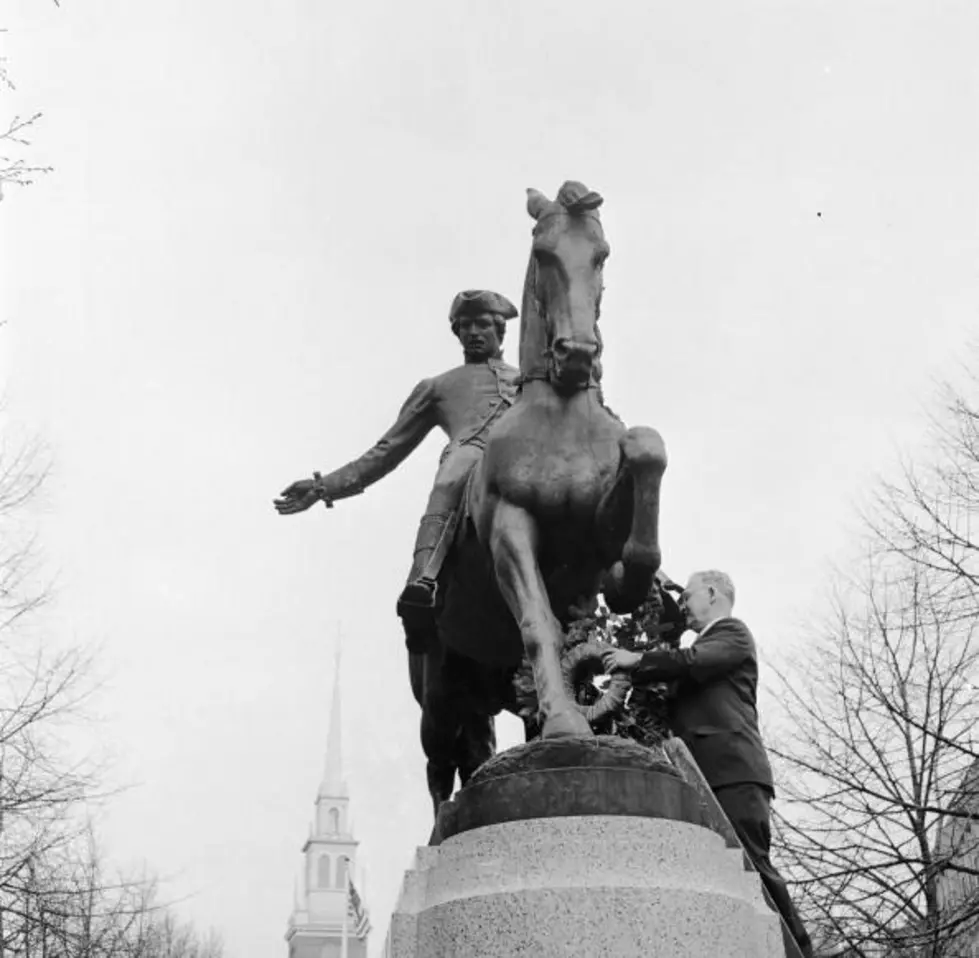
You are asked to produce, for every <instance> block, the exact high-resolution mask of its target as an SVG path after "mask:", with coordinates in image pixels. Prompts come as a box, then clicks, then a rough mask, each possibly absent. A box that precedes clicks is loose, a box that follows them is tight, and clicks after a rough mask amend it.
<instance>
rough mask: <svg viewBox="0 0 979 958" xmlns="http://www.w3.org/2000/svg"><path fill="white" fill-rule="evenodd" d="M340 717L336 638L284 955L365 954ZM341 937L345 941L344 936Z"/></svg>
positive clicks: (366, 926) (361, 957)
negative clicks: (319, 770) (320, 756)
mask: <svg viewBox="0 0 979 958" xmlns="http://www.w3.org/2000/svg"><path fill="white" fill-rule="evenodd" d="M341 733H342V726H341V718H340V642H339V637H338V639H337V652H336V660H335V666H334V672H333V700H332V702H331V703H330V724H329V728H328V730H327V736H326V761H325V763H324V766H323V776H322V779H321V780H320V784H319V788H318V789H317V792H316V800H315V802H314V809H315V811H314V815H313V821H312V824H311V827H310V830H309V837H308V838H307V839H306V842H305V844H304V845H303V849H302V850H303V856H304V859H305V861H304V868H303V873H304V874H303V879H302V880H301V881H300V882H298V883H297V888H296V891H297V897H296V901H295V904H294V906H293V913H292V916H291V918H290V920H289V925H288V929H287V932H286V940H287V941H288V942H289V958H323V956H324V950H323V949H324V947H325V948H327V952H326V953H327V954H335V953H336V952H335V951H332V950H330V949H331V948H332V947H333V946H334V945H340V946H341V953H342V948H343V947H347V949H348V956H349V958H366V948H367V936H368V934H369V932H370V919H369V917H368V914H367V909H366V906H365V904H364V899H363V896H362V894H361V893H360V891H359V890H358V889H357V888H356V887H355V886H356V877H355V876H357V875H359V871H358V868H357V865H358V862H357V846H358V844H359V843H358V842H357V839H356V838H354V835H353V827H352V823H351V820H350V797H349V793H348V791H347V784H346V782H345V781H344V780H343V763H342V746H341V739H342V734H341ZM345 940H346V945H344V941H345Z"/></svg>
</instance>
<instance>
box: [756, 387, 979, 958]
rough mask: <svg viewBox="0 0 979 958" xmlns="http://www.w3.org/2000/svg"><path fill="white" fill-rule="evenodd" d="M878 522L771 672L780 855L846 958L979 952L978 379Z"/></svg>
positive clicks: (887, 487) (950, 405) (946, 415)
mask: <svg viewBox="0 0 979 958" xmlns="http://www.w3.org/2000/svg"><path fill="white" fill-rule="evenodd" d="M945 399H946V402H945V408H944V410H943V412H942V413H941V414H940V415H939V416H937V417H936V419H935V422H934V433H933V436H934V442H933V444H932V446H931V447H930V448H929V451H928V454H927V457H919V459H918V461H917V462H914V463H905V467H904V469H903V474H902V477H901V479H900V480H899V481H897V482H893V483H887V484H884V485H883V486H882V487H881V488H880V492H879V495H878V496H877V498H876V502H875V506H874V508H873V509H872V511H871V512H870V513H869V515H868V516H867V517H866V518H867V525H868V529H869V533H870V535H869V537H868V543H869V546H868V551H867V559H866V564H865V566H864V568H863V569H862V570H861V572H860V573H859V574H858V575H856V576H853V577H851V578H850V579H849V580H848V581H842V580H841V582H840V583H839V586H838V588H837V589H836V592H835V595H834V599H833V603H832V611H831V614H830V615H829V617H828V619H827V621H826V622H825V623H824V624H823V626H822V627H821V628H817V629H814V630H813V634H812V635H811V636H809V637H808V644H807V647H806V651H805V652H804V653H803V654H802V655H801V656H796V657H795V659H794V661H792V663H791V664H790V665H788V666H786V667H785V668H783V669H781V670H776V671H777V679H776V693H777V697H778V699H779V701H780V703H781V706H782V711H783V715H782V716H781V722H780V725H779V727H778V729H777V732H776V733H775V734H774V735H771V734H770V738H771V739H772V740H773V742H774V743H775V745H774V748H773V749H772V751H773V753H774V754H775V755H776V759H777V761H778V763H779V764H780V765H781V769H780V774H779V782H780V801H779V803H778V807H779V810H780V811H779V815H778V817H777V831H778V836H777V839H778V840H777V844H778V845H780V846H781V854H782V860H783V861H785V862H786V863H787V869H786V870H787V871H788V872H789V873H790V874H791V876H792V878H794V879H795V880H796V882H797V894H798V895H799V896H800V898H801V900H802V901H803V904H804V907H805V909H806V910H807V911H808V913H809V915H810V916H811V919H812V920H813V922H814V923H815V924H816V925H817V926H819V927H820V928H821V929H822V930H823V932H824V933H825V935H826V937H829V938H831V939H833V940H836V941H844V942H846V943H847V944H849V946H850V948H851V951H850V952H849V954H851V955H853V956H854V958H880V956H888V958H896V956H899V955H900V956H905V955H906V956H913V958H958V956H959V955H971V951H969V948H970V947H971V944H970V942H972V941H974V940H975V938H974V936H975V934H976V933H977V929H979V816H977V811H979V788H977V782H979V614H977V613H979V609H977V604H976V599H977V595H979V591H977V588H976V587H977V585H979V539H977V537H976V535H975V534H974V530H976V529H979V526H977V525H976V520H977V518H979V378H976V377H969V378H967V381H966V385H965V386H964V387H962V386H960V387H957V388H955V389H953V388H951V387H946V390H945Z"/></svg>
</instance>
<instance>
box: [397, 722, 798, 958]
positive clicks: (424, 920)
mask: <svg viewBox="0 0 979 958" xmlns="http://www.w3.org/2000/svg"><path fill="white" fill-rule="evenodd" d="M707 824H708V819H707V812H706V808H705V805H704V803H703V801H702V799H701V797H700V795H699V794H698V792H697V790H696V789H695V788H693V787H692V786H691V785H689V784H688V783H687V782H685V781H684V780H683V779H682V778H681V776H680V775H679V773H678V772H677V771H676V769H675V767H674V766H673V765H672V763H671V762H670V761H669V760H668V758H667V757H666V754H665V753H664V752H662V750H654V749H648V748H644V747H642V746H638V745H635V744H633V743H629V742H626V741H623V740H622V739H614V738H604V737H598V738H590V739H574V740H564V741H556V742H535V743H530V744H529V745H523V746H518V747H517V748H515V749H511V750H509V751H508V752H504V753H503V754H501V755H498V756H496V757H495V758H493V759H491V760H490V761H489V762H487V763H486V764H485V765H484V766H482V768H480V769H479V771H477V773H476V774H475V775H474V776H473V778H472V779H471V780H470V783H469V784H468V785H467V786H466V787H465V788H464V789H462V790H461V791H460V792H459V794H458V795H457V796H456V798H455V799H454V800H453V801H452V802H448V803H446V805H445V806H443V810H442V812H441V813H440V815H439V820H438V822H437V824H436V829H435V832H434V833H433V836H432V842H431V844H430V845H429V846H428V847H423V848H419V849H418V854H417V857H416V861H415V865H414V867H413V868H412V869H411V870H410V871H409V872H408V873H407V874H406V876H405V881H404V886H403V888H402V893H401V897H400V899H399V902H398V906H397V909H396V911H395V913H394V915H393V917H392V921H391V928H390V932H389V934H388V939H387V942H386V945H385V952H384V954H385V956H386V958H496V956H506V958H518V956H527V958H530V956H534V958H538V956H541V958H559V956H561V958H563V956H573V955H581V956H588V958H601V956H610V958H611V956H614V958H640V956H641V958H667V956H668V958H735V956H737V958H785V951H784V946H783V943H782V933H781V926H780V922H779V919H778V917H777V915H776V914H775V913H774V912H772V911H771V910H770V909H769V908H768V907H767V905H766V903H765V900H764V897H763V894H762V890H761V884H760V881H759V879H758V876H757V875H755V874H751V873H748V872H746V871H745V870H744V865H743V860H742V853H741V850H740V849H739V848H734V849H732V848H729V847H727V845H726V844H725V841H724V839H723V838H722V837H721V836H720V835H718V834H717V833H716V832H714V831H712V830H711V829H710V828H708V827H707Z"/></svg>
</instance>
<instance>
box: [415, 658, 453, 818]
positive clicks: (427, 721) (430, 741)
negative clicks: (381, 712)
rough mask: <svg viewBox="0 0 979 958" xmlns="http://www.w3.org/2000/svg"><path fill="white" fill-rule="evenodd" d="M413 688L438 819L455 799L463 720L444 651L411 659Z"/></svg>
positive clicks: (430, 790) (430, 791)
mask: <svg viewBox="0 0 979 958" xmlns="http://www.w3.org/2000/svg"><path fill="white" fill-rule="evenodd" d="M409 671H410V675H411V687H412V691H413V692H414V694H415V698H416V699H417V700H418V702H419V704H420V705H421V707H422V718H421V744H422V751H423V752H424V753H425V758H426V759H427V767H426V776H427V779H428V792H429V794H430V795H431V796H432V805H433V807H434V809H435V814H436V816H437V815H438V811H439V806H440V805H441V804H442V802H445V801H448V799H449V798H451V797H452V787H453V785H454V784H455V776H456V762H455V750H456V738H457V737H458V734H459V719H458V715H457V713H456V709H455V707H454V705H453V702H452V697H451V692H450V689H449V682H448V679H447V677H446V675H445V657H444V654H443V651H442V649H441V648H436V649H433V650H432V651H430V652H428V653H426V654H424V655H411V656H410V657H409Z"/></svg>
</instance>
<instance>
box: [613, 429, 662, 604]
mask: <svg viewBox="0 0 979 958" xmlns="http://www.w3.org/2000/svg"><path fill="white" fill-rule="evenodd" d="M619 447H620V450H621V454H622V463H621V468H620V470H619V475H618V477H617V478H616V482H615V485H614V486H613V487H612V489H611V490H609V492H608V494H607V495H606V497H605V499H604V500H603V501H602V503H601V505H600V506H599V526H600V528H614V527H616V526H621V524H622V516H623V514H625V515H629V513H631V521H630V522H629V525H628V530H629V531H628V534H627V536H626V540H625V544H624V545H623V546H622V557H621V560H620V561H619V562H616V563H614V565H613V567H612V570H611V572H612V574H611V577H610V581H609V582H608V583H607V585H606V589H605V598H606V600H607V601H608V603H609V607H610V608H611V609H612V611H613V612H620V613H621V612H631V611H632V610H633V609H635V608H636V606H638V605H639V603H640V602H642V601H643V599H645V598H646V596H647V595H648V594H649V590H650V589H651V588H652V584H653V576H655V574H656V572H657V570H658V569H659V567H660V562H661V561H662V553H661V551H660V545H659V497H660V485H661V483H662V480H663V473H664V472H665V471H666V446H665V445H664V443H663V439H662V437H661V436H660V434H659V433H658V432H657V431H656V430H655V429H650V428H648V427H645V426H634V427H633V428H632V429H629V430H627V431H626V432H625V434H624V435H623V436H622V439H621V440H619ZM629 493H631V495H629Z"/></svg>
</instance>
